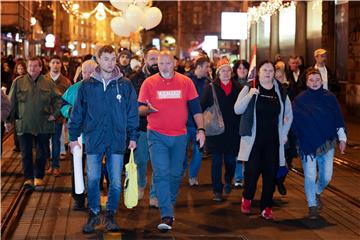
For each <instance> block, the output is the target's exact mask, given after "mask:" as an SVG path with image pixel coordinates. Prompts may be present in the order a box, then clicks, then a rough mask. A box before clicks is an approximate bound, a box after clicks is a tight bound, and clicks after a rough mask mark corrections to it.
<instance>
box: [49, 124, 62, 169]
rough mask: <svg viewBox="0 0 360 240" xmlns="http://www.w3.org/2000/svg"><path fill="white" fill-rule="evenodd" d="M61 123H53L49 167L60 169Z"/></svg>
mask: <svg viewBox="0 0 360 240" xmlns="http://www.w3.org/2000/svg"><path fill="white" fill-rule="evenodd" d="M61 132H62V123H58V122H55V133H54V134H53V135H52V136H51V158H52V162H51V167H52V168H60V164H59V161H60V138H61Z"/></svg>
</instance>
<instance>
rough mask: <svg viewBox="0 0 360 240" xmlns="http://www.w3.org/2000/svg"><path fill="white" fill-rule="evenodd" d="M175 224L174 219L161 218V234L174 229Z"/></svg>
mask: <svg viewBox="0 0 360 240" xmlns="http://www.w3.org/2000/svg"><path fill="white" fill-rule="evenodd" d="M173 223H174V218H173V217H163V218H161V223H160V224H159V225H158V229H159V230H160V232H167V231H169V230H171V229H172V225H173Z"/></svg>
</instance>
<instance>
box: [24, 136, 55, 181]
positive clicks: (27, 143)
mask: <svg viewBox="0 0 360 240" xmlns="http://www.w3.org/2000/svg"><path fill="white" fill-rule="evenodd" d="M33 138H35V140H36V160H35V166H34V164H33V158H32V146H33ZM19 140H20V148H21V156H22V162H23V169H24V177H25V179H34V175H35V178H41V179H42V178H43V177H44V175H45V162H46V155H47V154H46V153H47V148H48V147H49V134H47V133H46V134H38V135H33V134H30V133H24V134H23V135H21V136H19Z"/></svg>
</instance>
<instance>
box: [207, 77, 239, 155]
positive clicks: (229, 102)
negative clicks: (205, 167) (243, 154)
mask: <svg viewBox="0 0 360 240" xmlns="http://www.w3.org/2000/svg"><path fill="white" fill-rule="evenodd" d="M214 87H215V93H216V96H217V98H218V101H219V106H220V111H221V113H222V116H223V119H224V124H225V132H224V133H222V134H220V135H217V136H211V137H206V146H207V149H208V150H209V151H210V152H217V153H227V154H234V155H236V154H238V152H239V146H240V135H239V123H240V116H239V115H236V114H235V112H234V104H235V102H236V100H237V97H238V95H239V92H240V86H239V84H237V83H236V82H234V81H233V82H232V88H231V92H230V94H229V95H228V96H226V95H225V92H224V90H223V89H222V88H221V86H220V83H219V82H218V81H216V82H215V83H214ZM212 104H213V96H212V90H211V86H210V85H207V86H206V88H205V91H204V95H203V97H202V99H201V107H202V109H203V111H204V110H205V109H206V108H208V107H210V106H211V105H212Z"/></svg>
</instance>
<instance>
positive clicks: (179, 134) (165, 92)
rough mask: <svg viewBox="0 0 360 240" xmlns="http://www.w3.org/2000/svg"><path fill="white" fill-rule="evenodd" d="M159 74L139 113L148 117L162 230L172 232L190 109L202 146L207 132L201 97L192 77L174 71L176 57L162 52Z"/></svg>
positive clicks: (148, 84) (144, 92) (147, 87)
mask: <svg viewBox="0 0 360 240" xmlns="http://www.w3.org/2000/svg"><path fill="white" fill-rule="evenodd" d="M158 66H159V73H158V74H155V75H153V76H151V77H149V78H147V79H146V80H145V81H144V83H143V85H142V86H141V89H140V93H139V99H138V102H139V105H140V106H139V112H140V115H141V116H147V120H148V126H147V128H148V133H147V134H148V144H149V151H150V160H151V165H152V169H153V174H154V186H155V190H156V195H157V198H158V201H159V208H160V215H161V223H160V224H159V225H158V229H159V230H160V231H168V230H171V229H172V224H173V221H174V205H175V202H176V196H177V193H178V190H179V186H180V182H181V177H182V175H181V172H182V166H183V163H184V156H185V152H186V143H187V139H186V137H187V135H186V122H187V119H188V110H190V112H191V114H192V115H193V116H194V120H195V123H196V126H197V128H198V132H197V135H196V140H197V141H198V142H199V144H200V148H201V147H203V145H204V142H205V130H204V128H203V115H202V110H201V107H200V101H199V96H198V94H197V92H196V88H195V86H194V83H193V82H192V81H191V79H190V78H188V77H186V76H184V75H182V74H180V73H177V72H175V71H174V57H173V55H172V54H171V53H170V52H168V51H162V52H160V54H159V57H158Z"/></svg>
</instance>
